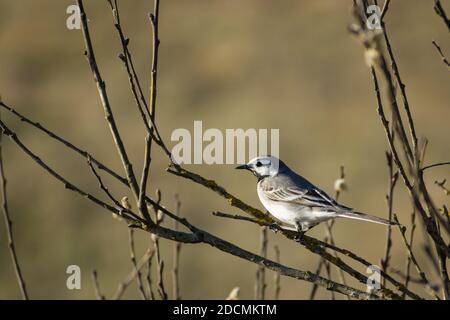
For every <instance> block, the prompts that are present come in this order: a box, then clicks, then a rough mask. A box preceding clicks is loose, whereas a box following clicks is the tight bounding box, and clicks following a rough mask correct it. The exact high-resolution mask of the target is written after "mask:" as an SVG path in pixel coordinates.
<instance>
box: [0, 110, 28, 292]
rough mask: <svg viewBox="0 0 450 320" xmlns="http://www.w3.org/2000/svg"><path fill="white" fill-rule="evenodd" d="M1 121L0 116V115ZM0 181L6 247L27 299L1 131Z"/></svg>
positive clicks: (18, 281)
mask: <svg viewBox="0 0 450 320" xmlns="http://www.w3.org/2000/svg"><path fill="white" fill-rule="evenodd" d="M0 121H1V117H0ZM0 182H1V191H2V193H1V194H2V211H3V217H4V219H5V227H6V235H7V238H8V247H9V253H10V255H11V261H12V264H13V268H14V271H15V273H16V278H17V283H18V285H19V288H20V293H21V294H22V298H23V299H24V300H28V293H27V288H26V285H25V280H24V278H23V275H22V269H21V268H20V264H19V259H18V258H17V253H16V247H15V245H14V236H13V230H12V220H11V217H10V215H9V208H8V198H7V191H6V184H7V181H6V175H5V168H4V164H3V132H2V131H0Z"/></svg>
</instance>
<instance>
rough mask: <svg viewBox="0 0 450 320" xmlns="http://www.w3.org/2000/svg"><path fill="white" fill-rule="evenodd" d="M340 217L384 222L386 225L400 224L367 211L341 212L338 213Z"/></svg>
mask: <svg viewBox="0 0 450 320" xmlns="http://www.w3.org/2000/svg"><path fill="white" fill-rule="evenodd" d="M338 217H342V218H350V219H356V220H363V221H369V222H373V223H379V224H384V225H387V226H394V225H398V223H397V222H394V221H390V220H387V219H383V218H380V217H375V216H371V215H369V214H365V213H362V212H350V211H347V212H339V213H338Z"/></svg>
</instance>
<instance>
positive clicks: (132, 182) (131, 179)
mask: <svg viewBox="0 0 450 320" xmlns="http://www.w3.org/2000/svg"><path fill="white" fill-rule="evenodd" d="M77 4H78V7H79V9H80V16H81V24H82V31H83V39H84V44H85V47H86V51H85V55H86V58H87V60H88V62H89V66H90V67H91V71H92V74H93V76H94V80H95V83H96V85H97V89H98V93H99V95H100V98H101V102H102V106H103V111H104V113H105V118H106V121H107V123H108V125H109V129H110V131H111V134H112V136H113V139H114V144H115V145H116V148H117V152H118V153H119V156H120V159H121V161H122V165H123V167H124V169H125V172H126V175H127V180H128V184H129V186H130V188H131V191H132V192H133V195H134V197H135V199H136V203H138V201H139V186H138V183H137V180H136V176H135V174H134V172H133V166H132V164H131V162H130V160H129V158H128V154H127V152H126V150H125V145H124V143H123V141H122V138H121V135H120V133H119V129H118V127H117V124H116V121H115V119H114V115H113V112H112V109H111V105H110V103H109V99H108V94H107V92H106V84H105V81H104V80H103V79H102V77H101V75H100V71H99V68H98V65H97V61H96V58H95V54H94V48H93V46H92V41H91V36H90V33H89V27H88V20H87V16H86V12H85V11H84V7H83V1H82V0H77ZM141 213H142V215H143V216H144V218H145V219H147V220H148V221H151V220H150V216H149V214H148V212H147V209H146V207H145V208H144V211H143V212H141Z"/></svg>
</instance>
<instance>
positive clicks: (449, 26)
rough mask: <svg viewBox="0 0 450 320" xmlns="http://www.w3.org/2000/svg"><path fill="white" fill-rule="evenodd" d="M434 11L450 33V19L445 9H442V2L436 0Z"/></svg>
mask: <svg viewBox="0 0 450 320" xmlns="http://www.w3.org/2000/svg"><path fill="white" fill-rule="evenodd" d="M434 11H435V12H436V14H437V15H438V16H439V17H441V18H442V20H443V21H444V23H445V25H446V26H447V29H448V31H450V19H449V18H447V14H446V13H445V10H444V7H442V4H441V1H440V0H434Z"/></svg>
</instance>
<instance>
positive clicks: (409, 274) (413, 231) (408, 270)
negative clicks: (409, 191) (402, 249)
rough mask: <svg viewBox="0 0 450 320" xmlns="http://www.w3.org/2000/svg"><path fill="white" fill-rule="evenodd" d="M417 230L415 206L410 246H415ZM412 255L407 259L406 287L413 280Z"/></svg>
mask: <svg viewBox="0 0 450 320" xmlns="http://www.w3.org/2000/svg"><path fill="white" fill-rule="evenodd" d="M415 231H416V210H415V208H413V211H412V214H411V232H410V235H409V247H410V248H412V247H413V242H414V233H415ZM411 262H412V259H411V256H410V255H409V254H408V257H407V261H406V276H405V287H407V288H408V285H409V281H410V280H411ZM403 298H405V294H403Z"/></svg>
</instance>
